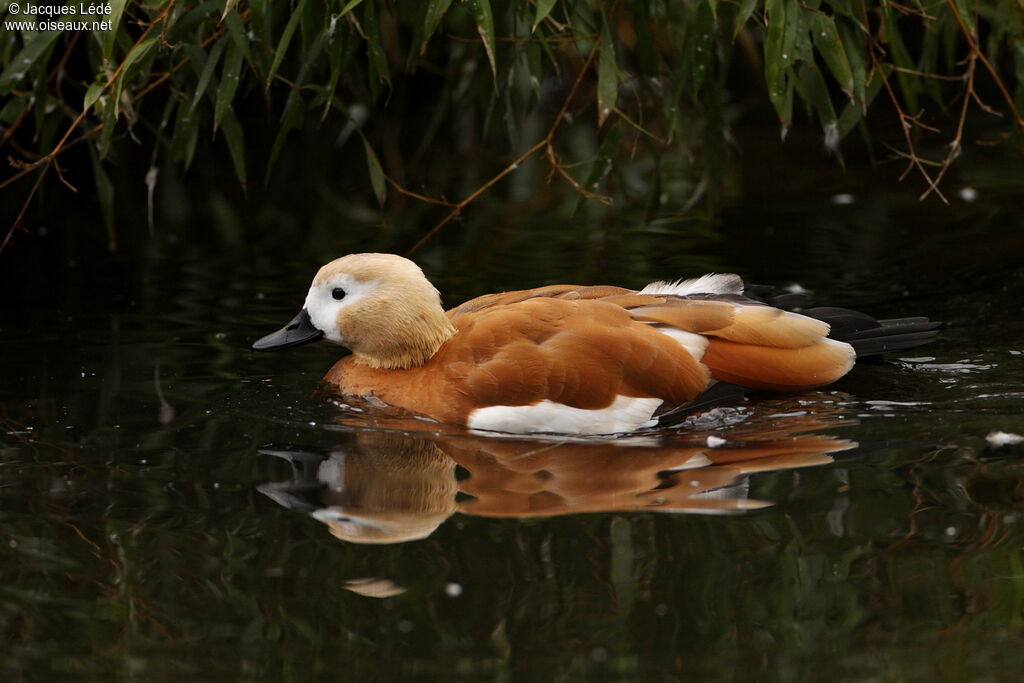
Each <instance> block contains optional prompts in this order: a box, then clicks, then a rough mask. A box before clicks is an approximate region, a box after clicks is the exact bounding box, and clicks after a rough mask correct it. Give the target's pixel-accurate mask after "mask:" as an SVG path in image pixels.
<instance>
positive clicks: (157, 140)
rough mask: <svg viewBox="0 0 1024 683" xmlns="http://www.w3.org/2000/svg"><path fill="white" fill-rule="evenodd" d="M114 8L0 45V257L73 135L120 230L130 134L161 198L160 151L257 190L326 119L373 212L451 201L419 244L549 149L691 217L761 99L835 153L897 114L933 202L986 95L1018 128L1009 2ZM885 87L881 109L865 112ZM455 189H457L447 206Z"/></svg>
mask: <svg viewBox="0 0 1024 683" xmlns="http://www.w3.org/2000/svg"><path fill="white" fill-rule="evenodd" d="M68 4H69V5H72V4H73V3H68ZM108 6H109V7H110V9H111V14H110V15H107V16H105V17H102V18H106V19H109V21H110V22H111V29H110V30H106V31H76V32H61V31H43V30H41V31H35V30H23V31H16V30H9V31H5V32H3V33H2V34H0V58H2V61H3V64H4V66H3V69H2V71H0V95H2V96H4V97H5V98H6V101H5V102H4V103H3V106H2V107H0V126H2V132H0V145H3V146H5V147H6V148H7V155H8V157H9V158H10V159H11V163H12V165H13V166H14V172H13V173H12V175H11V176H9V177H8V178H7V179H5V180H3V181H0V188H2V187H6V186H8V185H12V184H13V183H14V182H15V181H17V180H19V179H22V178H24V179H25V184H23V185H19V186H18V187H21V188H23V195H24V196H25V200H24V203H23V205H22V208H21V211H20V213H19V214H18V216H17V217H16V218H15V220H14V222H13V223H12V224H11V225H10V228H9V229H8V230H7V231H6V233H5V237H4V239H3V242H2V245H3V246H6V244H7V241H8V240H9V238H10V236H11V233H12V232H13V231H14V230H15V229H16V228H17V227H18V225H19V223H20V222H21V221H22V220H23V219H24V218H25V215H26V212H27V211H28V209H29V207H30V202H31V201H32V198H33V196H34V195H35V193H36V191H37V190H38V189H39V188H40V186H41V184H42V183H43V181H44V179H46V180H47V181H48V182H54V176H57V177H59V178H60V179H61V180H63V181H64V182H65V183H69V184H77V183H79V182H81V181H80V179H78V178H77V176H76V177H75V178H68V177H65V176H64V175H63V174H62V167H61V163H60V161H61V159H62V158H63V155H64V153H65V152H66V151H67V150H69V149H72V148H75V147H77V146H79V145H80V144H81V143H86V145H87V146H88V149H89V155H90V156H89V158H90V159H91V162H90V168H91V169H92V175H93V179H94V182H95V186H96V193H97V196H98V198H99V201H100V204H101V207H102V209H103V212H104V217H105V220H106V223H107V226H108V229H109V230H111V231H112V230H113V221H114V218H113V214H114V209H113V203H114V201H115V194H116V193H115V186H116V183H114V182H112V181H111V179H110V177H109V175H108V170H109V168H110V163H111V162H112V161H113V162H116V161H117V160H118V158H119V155H122V156H123V155H124V154H126V153H129V152H130V153H132V154H136V155H137V154H138V152H139V149H140V147H139V144H138V143H141V145H142V147H141V149H142V150H144V152H143V153H144V154H147V153H148V155H149V157H150V159H151V161H150V164H149V166H150V172H149V173H148V174H147V175H146V184H147V187H148V190H149V192H150V194H151V195H152V193H153V192H154V191H155V188H156V186H157V184H158V170H159V168H160V167H161V166H162V165H163V164H164V163H165V158H169V159H170V160H172V161H173V163H174V164H175V165H177V166H178V167H182V168H186V169H187V168H188V167H189V166H190V165H191V164H192V163H193V161H194V160H195V158H196V156H197V150H199V149H201V147H202V145H201V143H202V142H203V141H205V140H207V139H209V137H210V136H211V134H212V135H213V136H214V137H215V138H216V139H217V140H218V143H217V144H218V145H221V146H223V147H224V148H226V150H227V152H228V155H229V156H230V159H231V164H232V167H233V169H234V174H235V176H236V178H237V180H238V182H239V183H241V185H242V186H243V187H249V186H251V185H253V184H258V185H265V184H267V183H269V182H270V181H271V180H272V179H273V178H274V170H275V162H277V161H278V160H279V158H280V156H281V153H282V151H283V150H284V149H285V147H286V146H287V145H288V141H289V139H290V138H291V137H292V136H294V135H295V134H296V132H297V131H300V130H307V129H309V128H310V127H313V128H314V129H316V130H318V131H321V132H322V134H323V136H324V138H325V140H328V139H329V140H334V141H335V142H334V144H335V146H337V147H339V148H340V147H344V150H345V151H346V153H348V154H352V153H353V152H356V151H358V154H360V155H362V156H364V157H365V169H366V170H365V171H364V172H365V173H366V176H365V178H366V189H367V190H368V191H369V190H372V193H373V195H374V196H375V197H376V198H377V200H378V201H379V202H380V203H381V204H382V205H384V204H385V203H386V202H388V201H389V193H390V194H391V195H393V194H394V193H395V192H398V193H400V194H404V195H408V196H411V197H414V198H416V199H419V200H423V201H428V202H433V203H436V204H439V205H441V206H444V207H445V208H446V209H447V211H448V213H447V217H446V218H444V219H443V220H442V221H440V222H439V223H438V224H437V225H436V226H435V227H434V228H433V229H432V230H431V231H429V232H428V233H427V234H426V235H424V238H426V237H428V236H429V235H431V234H433V233H434V232H435V231H436V230H437V229H438V228H440V227H441V226H442V225H444V224H445V223H447V222H448V221H449V220H450V219H451V218H453V217H454V216H456V215H457V214H458V213H459V212H460V211H461V210H462V209H464V208H465V206H466V205H467V204H468V203H469V202H471V201H472V200H473V199H475V198H476V197H477V196H478V195H479V194H480V193H482V192H483V191H485V190H487V189H489V188H490V187H491V186H492V185H493V184H495V183H496V182H498V181H499V180H501V179H502V178H504V177H505V176H506V175H507V174H509V173H511V172H512V171H513V170H515V169H517V168H518V167H519V165H520V164H522V163H524V162H525V161H527V160H528V159H530V158H531V157H535V156H536V157H543V158H545V159H546V160H547V167H548V173H547V176H548V177H549V178H550V177H554V176H557V177H560V178H561V179H562V180H564V181H565V182H566V183H568V185H569V186H570V187H571V188H573V189H574V190H575V191H576V192H578V193H579V195H580V197H581V199H586V200H593V201H597V202H604V203H610V202H611V201H612V198H613V197H614V196H617V195H623V194H626V195H630V194H632V198H633V199H637V198H646V200H647V201H649V202H651V204H652V206H654V205H657V204H658V203H659V202H660V201H662V199H663V196H664V194H665V186H666V185H670V184H671V185H673V186H674V187H676V188H677V189H678V188H681V189H680V190H679V193H678V195H672V196H671V200H672V201H674V202H677V203H678V204H679V205H680V206H681V207H682V209H683V212H684V213H685V210H686V209H689V208H691V207H693V206H694V205H696V204H698V203H699V202H701V201H702V200H703V199H705V198H707V197H711V198H714V197H715V196H717V194H718V193H719V192H720V190H721V185H722V182H723V178H724V165H725V159H726V158H727V157H728V151H729V140H730V136H729V128H730V123H731V121H732V120H733V119H734V118H735V117H736V116H738V115H740V114H742V113H744V112H745V111H747V110H749V109H750V108H751V107H755V106H756V104H757V103H758V102H763V101H764V100H765V95H766V96H767V101H768V102H770V104H771V107H772V108H773V109H774V111H775V113H776V115H777V117H778V120H779V123H780V126H781V132H782V135H783V136H785V134H786V132H787V131H788V130H789V129H790V127H791V126H793V125H794V122H795V121H796V120H797V114H799V113H800V112H801V111H805V112H806V113H807V114H808V116H809V118H810V119H812V120H814V121H816V122H817V124H818V125H819V126H820V127H821V130H822V135H823V139H824V146H825V148H826V149H827V150H828V151H829V152H831V153H833V154H835V155H837V156H839V155H840V141H841V140H842V139H843V138H844V137H845V136H847V135H848V134H849V133H850V132H851V131H853V130H855V129H857V128H858V127H859V128H860V129H861V130H862V131H864V132H865V133H866V132H867V129H866V128H865V127H864V125H863V124H864V122H865V121H866V119H867V116H868V114H869V113H876V112H877V113H876V116H875V118H874V119H873V121H886V120H891V119H892V112H895V115H896V118H897V119H898V122H899V124H900V125H899V131H900V133H899V134H900V136H901V138H902V141H901V143H900V144H899V146H898V147H895V148H893V152H894V153H895V154H897V155H899V156H902V157H905V158H906V159H907V161H908V170H911V169H915V170H916V171H917V172H918V173H920V175H921V176H922V177H923V179H924V181H925V182H926V184H927V186H926V190H925V192H924V195H927V194H929V193H931V192H936V193H939V194H940V196H941V190H940V189H939V181H941V179H942V178H943V176H944V175H945V173H946V171H947V169H948V168H949V167H950V165H951V163H952V162H953V161H954V159H955V158H956V157H957V155H958V154H959V153H960V151H961V149H962V147H963V145H964V144H965V124H966V122H967V115H968V112H969V111H970V110H971V109H972V108H974V109H979V110H984V111H987V112H992V113H995V109H999V110H1001V114H1002V116H1003V121H1004V122H1005V125H1004V126H1003V128H1004V129H1007V128H1008V129H1010V130H1011V131H1012V130H1013V128H1014V127H1016V128H1018V129H1020V130H1024V120H1022V119H1021V116H1020V114H1019V110H1020V109H1022V108H1024V88H1022V87H1021V84H1022V80H1021V78H1020V75H1021V73H1024V20H1022V17H1021V14H1020V11H1019V6H1018V5H1017V3H1015V2H1014V1H1013V0H946V1H945V2H941V1H939V2H936V1H934V0H932V1H928V0H914V2H912V4H910V5H909V6H908V5H900V4H895V3H891V2H887V1H883V2H856V1H854V0H827V1H825V2H822V1H821V0H811V1H810V2H798V0H739V2H731V1H720V0H688V1H687V2H671V1H670V0H654V1H648V0H616V1H615V2H611V3H603V2H599V1H597V0H531V1H530V2H526V1H522V0H459V1H458V2H455V1H453V0H430V1H429V2H395V1H394V0H331V1H328V2H319V1H318V2H313V1H310V0H294V1H293V2H289V3H285V2H268V1H267V0H249V1H247V2H243V3H239V2H237V0H207V1H205V2H198V1H196V0H164V1H162V2H154V3H139V2H134V3H133V2H127V1H126V0H112V1H111V2H109V3H108ZM25 18H27V17H17V16H14V17H11V16H9V17H7V19H8V20H12V19H25ZM42 18H43V17H40V19H42ZM1001 74H1002V75H1001ZM1007 83H1009V85H1008V84H1007ZM1011 87H1013V88H1015V90H1013V91H1012V92H1011V90H1010V88H1011ZM983 94H984V96H985V100H984V101H983V99H982V95H983ZM879 98H880V99H881V100H883V101H885V102H887V103H888V105H887V107H884V108H881V109H880V108H879V107H873V106H872V105H873V103H874V102H875V101H876V100H877V99H879ZM796 105H799V106H796ZM947 110H949V111H948V112H947ZM946 113H948V114H950V115H949V116H948V117H946V118H945V120H944V119H943V116H944V114H946ZM941 125H945V126H946V128H947V129H948V130H946V131H942V130H939V129H938V128H936V126H941ZM936 137H937V138H941V140H942V142H943V143H944V144H945V145H946V148H945V149H941V148H938V146H937V145H935V144H934V142H933V139H934V138H936ZM356 138H359V139H360V140H356ZM264 139H265V142H266V144H264ZM925 143H927V144H925ZM927 145H931V147H927ZM481 150H486V153H484V152H482V151H481ZM919 150H920V151H919ZM453 154H454V155H456V156H458V157H460V158H462V159H464V160H466V161H465V164H464V165H461V164H454V165H452V167H450V168H449V169H448V170H447V171H445V172H443V173H439V172H438V169H437V168H436V167H435V164H434V163H433V162H434V160H436V159H438V158H439V157H450V156H452V155H453ZM638 159H642V160H644V161H645V164H644V165H643V167H642V168H641V169H640V170H639V171H638V172H637V173H638V174H639V177H640V179H641V181H642V182H639V183H637V182H634V183H632V184H630V183H629V182H628V181H627V179H625V178H623V177H621V175H620V174H619V173H618V172H619V171H621V169H622V168H623V166H624V165H625V164H627V163H629V162H631V161H636V160H638ZM840 160H841V157H840ZM257 168H261V169H264V168H265V169H266V170H265V172H263V173H259V174H257V173H255V170H256V169H257ZM50 171H53V172H54V173H49V172H50ZM538 175H540V176H543V175H544V174H538ZM445 176H447V177H445ZM460 180H461V182H459V181H460ZM468 181H472V182H473V184H472V185H466V182H468ZM410 188H417V190H416V191H413V190H412V189H410ZM449 192H455V193H458V194H459V196H461V197H463V199H461V200H460V201H456V202H452V201H448V200H446V199H438V197H444V196H446V195H447V194H448V193H449ZM151 220H152V217H151ZM0 248H2V246H0Z"/></svg>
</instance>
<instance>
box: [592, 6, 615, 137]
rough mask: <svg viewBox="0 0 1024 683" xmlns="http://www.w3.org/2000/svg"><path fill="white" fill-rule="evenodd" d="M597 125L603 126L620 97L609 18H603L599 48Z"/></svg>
mask: <svg viewBox="0 0 1024 683" xmlns="http://www.w3.org/2000/svg"><path fill="white" fill-rule="evenodd" d="M597 50H598V52H597V125H598V126H599V127H600V126H603V125H604V122H605V120H606V119H607V118H608V114H610V113H611V111H612V110H613V109H615V103H616V100H617V99H618V97H619V74H618V66H617V65H616V63H615V43H614V42H612V31H611V27H610V26H609V25H608V20H607V18H606V17H605V16H604V15H603V14H602V16H601V42H600V44H599V45H598V48H597Z"/></svg>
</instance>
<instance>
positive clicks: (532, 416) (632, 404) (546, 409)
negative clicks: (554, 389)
mask: <svg viewBox="0 0 1024 683" xmlns="http://www.w3.org/2000/svg"><path fill="white" fill-rule="evenodd" d="M661 403H662V401H661V399H660V398H634V397H632V396H619V397H618V398H616V399H615V400H614V401H613V402H612V404H611V405H610V406H608V407H607V408H602V409H600V410H586V409H584V408H573V407H571V406H567V405H563V404H561V403H555V402H554V401H541V402H540V403H535V404H533V405H529V406H488V407H486V408H477V409H476V410H474V411H473V412H472V413H470V414H469V419H468V420H466V425H467V426H468V427H469V428H470V429H482V430H486V431H489V432H510V433H513V434H531V433H539V432H548V433H555V434H620V433H623V432H632V431H635V430H637V429H640V428H641V427H653V426H654V424H655V422H656V421H655V420H652V419H651V416H652V415H654V411H655V410H657V409H658V406H660V405H661Z"/></svg>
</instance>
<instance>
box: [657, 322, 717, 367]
mask: <svg viewBox="0 0 1024 683" xmlns="http://www.w3.org/2000/svg"><path fill="white" fill-rule="evenodd" d="M654 329H656V330H658V332H661V333H662V334H663V335H665V336H667V337H672V338H673V339H675V340H676V341H677V342H679V344H680V346H682V347H683V348H684V349H686V351H687V353H689V354H690V355H691V356H693V359H694V360H696V361H699V360H700V359H701V358H703V357H704V352H705V351H707V348H708V338H707V337H705V336H704V335H702V334H697V333H695V332H685V331H683V330H680V329H678V328H675V327H661V326H659V327H655V328H654Z"/></svg>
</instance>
